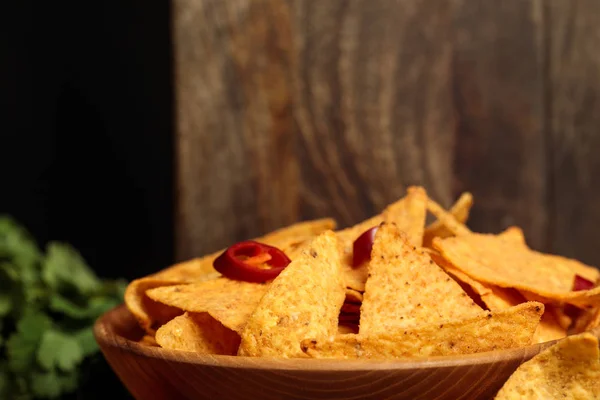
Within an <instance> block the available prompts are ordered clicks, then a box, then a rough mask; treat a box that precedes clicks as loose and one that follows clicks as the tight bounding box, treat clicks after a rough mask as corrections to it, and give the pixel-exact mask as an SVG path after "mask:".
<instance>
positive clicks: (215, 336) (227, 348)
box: [156, 313, 240, 356]
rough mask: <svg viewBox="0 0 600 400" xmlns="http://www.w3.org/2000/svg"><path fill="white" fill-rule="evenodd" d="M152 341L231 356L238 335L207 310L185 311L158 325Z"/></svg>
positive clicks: (186, 349)
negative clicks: (205, 311)
mask: <svg viewBox="0 0 600 400" xmlns="http://www.w3.org/2000/svg"><path fill="white" fill-rule="evenodd" d="M156 342H157V343H158V344H159V345H160V346H161V347H163V348H165V349H172V350H183V351H193V352H196V353H201V354H223V355H230V356H232V355H235V353H236V352H237V349H238V346H239V344H240V336H239V335H238V334H237V333H236V332H234V331H232V330H231V329H227V328H226V327H224V326H223V325H222V324H221V323H220V322H218V321H217V320H215V319H214V318H213V317H211V316H210V315H208V314H207V313H201V314H195V313H185V314H183V315H180V316H178V317H175V318H174V319H172V320H171V321H169V322H167V323H166V324H165V325H163V326H161V327H160V328H159V329H158V330H157V331H156Z"/></svg>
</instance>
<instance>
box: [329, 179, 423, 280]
mask: <svg viewBox="0 0 600 400" xmlns="http://www.w3.org/2000/svg"><path fill="white" fill-rule="evenodd" d="M426 200H427V194H426V192H425V190H424V189H423V188H421V187H413V186H411V187H409V188H408V190H407V195H406V196H405V197H403V198H401V199H400V200H398V201H396V202H394V203H392V204H390V205H388V206H387V207H386V208H385V209H384V210H383V212H382V213H381V214H379V215H375V216H374V217H371V218H369V219H367V220H365V221H362V222H360V223H359V224H356V225H354V226H352V227H350V228H346V229H343V230H340V231H337V232H336V235H337V237H338V239H339V242H340V249H341V250H340V251H341V254H342V268H343V273H344V280H345V282H346V286H347V287H349V288H351V289H354V290H358V291H360V292H364V291H365V282H366V281H367V274H368V272H367V264H368V263H364V264H363V265H361V266H358V267H353V266H352V253H353V250H352V246H353V244H354V241H355V240H356V239H357V238H358V237H359V236H360V235H361V234H363V233H364V232H365V231H366V230H368V229H371V228H373V227H375V226H379V224H381V223H382V222H383V221H384V220H387V221H388V222H396V224H397V225H398V226H399V227H400V229H401V230H404V231H405V232H407V234H408V235H410V238H411V241H412V242H414V245H415V246H417V247H420V246H421V242H422V240H423V231H424V228H425V216H426V215H425V202H426Z"/></svg>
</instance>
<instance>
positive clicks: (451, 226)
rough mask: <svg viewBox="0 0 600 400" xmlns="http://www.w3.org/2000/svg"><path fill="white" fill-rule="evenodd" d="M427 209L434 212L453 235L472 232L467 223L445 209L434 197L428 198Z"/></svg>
mask: <svg viewBox="0 0 600 400" xmlns="http://www.w3.org/2000/svg"><path fill="white" fill-rule="evenodd" d="M427 210H428V211H429V212H430V213H432V214H433V215H434V216H435V217H436V218H437V219H438V221H439V223H440V224H441V225H442V226H444V227H445V228H446V229H447V230H448V232H450V233H451V234H452V235H467V234H469V233H471V231H470V230H469V228H467V227H466V225H465V224H462V223H461V222H459V221H458V220H457V219H456V218H455V217H454V215H452V214H451V213H449V212H448V211H446V210H444V208H443V207H442V206H440V205H439V204H438V203H436V202H435V201H433V200H432V199H427Z"/></svg>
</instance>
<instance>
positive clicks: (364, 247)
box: [352, 225, 379, 267]
mask: <svg viewBox="0 0 600 400" xmlns="http://www.w3.org/2000/svg"><path fill="white" fill-rule="evenodd" d="M378 228H379V225H377V226H374V227H372V228H370V229H367V230H366V231H364V232H363V233H362V234H361V235H360V236H359V237H357V238H356V240H355V241H354V243H353V245H352V266H354V267H358V266H359V265H361V264H362V263H364V262H365V261H368V260H370V259H371V252H372V251H373V242H374V241H375V233H377V229H378Z"/></svg>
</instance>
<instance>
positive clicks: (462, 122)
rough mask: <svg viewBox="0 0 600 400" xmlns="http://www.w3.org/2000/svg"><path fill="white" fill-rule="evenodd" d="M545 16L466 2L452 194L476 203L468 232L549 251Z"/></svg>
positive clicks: (530, 9)
mask: <svg viewBox="0 0 600 400" xmlns="http://www.w3.org/2000/svg"><path fill="white" fill-rule="evenodd" d="M542 19H543V14H542V10H541V7H540V6H539V4H538V2H536V1H521V0H506V1H502V2H489V1H465V2H463V3H462V7H461V8H460V10H459V11H458V12H457V16H456V22H455V25H456V29H457V32H456V52H455V58H454V73H455V76H454V95H455V97H454V101H455V106H456V110H457V114H458V128H457V143H456V148H455V157H456V158H455V167H456V168H455V172H454V191H455V194H457V193H459V192H461V191H464V190H468V191H471V192H472V193H473V195H474V198H475V206H474V208H473V210H472V219H471V220H470V226H472V228H473V229H474V230H476V231H479V232H499V231H500V230H502V229H505V228H507V227H508V226H510V225H514V224H516V225H519V226H521V227H522V228H523V230H524V232H525V235H526V237H527V241H528V242H529V244H530V245H531V246H533V247H534V248H542V247H543V245H544V244H545V241H544V239H545V232H546V228H547V217H546V215H547V214H546V211H547V210H546V200H547V199H546V197H547V195H546V190H547V177H546V159H545V150H546V143H545V137H544V130H543V129H544V118H545V115H544V113H545V109H544V98H543V90H544V80H543V71H544V67H543V61H544V59H543V52H542V50H543V49H542V47H541V46H540V45H541V43H542V35H543V21H542Z"/></svg>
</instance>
